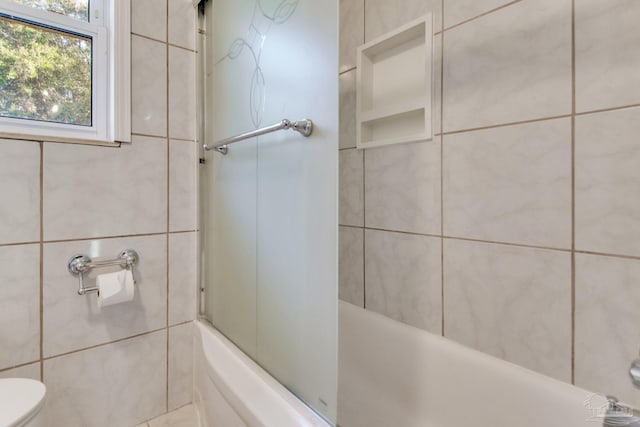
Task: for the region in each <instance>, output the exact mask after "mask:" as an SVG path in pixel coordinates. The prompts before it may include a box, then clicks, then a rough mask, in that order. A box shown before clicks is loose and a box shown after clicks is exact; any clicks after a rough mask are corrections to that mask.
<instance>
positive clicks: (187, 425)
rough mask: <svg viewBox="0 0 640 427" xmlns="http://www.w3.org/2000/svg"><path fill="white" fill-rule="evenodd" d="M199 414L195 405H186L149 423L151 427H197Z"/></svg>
mask: <svg viewBox="0 0 640 427" xmlns="http://www.w3.org/2000/svg"><path fill="white" fill-rule="evenodd" d="M197 426H198V412H197V411H196V407H195V406H194V405H186V406H184V407H182V408H180V409H177V410H175V411H173V412H169V413H168V414H165V415H162V416H160V417H158V418H155V419H153V420H150V421H149V427H197Z"/></svg>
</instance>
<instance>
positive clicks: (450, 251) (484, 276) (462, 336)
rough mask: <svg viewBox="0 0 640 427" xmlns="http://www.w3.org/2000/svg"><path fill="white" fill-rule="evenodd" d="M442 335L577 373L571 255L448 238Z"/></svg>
mask: <svg viewBox="0 0 640 427" xmlns="http://www.w3.org/2000/svg"><path fill="white" fill-rule="evenodd" d="M444 326H445V328H444V335H445V337H446V338H450V339H453V340H455V341H458V342H460V343H462V344H465V345H467V346H469V347H472V348H475V349H476V350H480V351H482V352H485V353H488V354H490V355H493V356H496V357H499V358H501V359H504V360H506V361H508V362H513V363H516V364H518V365H521V366H524V367H525V368H529V369H532V370H534V371H537V372H540V373H542V374H545V375H548V376H551V377H554V378H556V379H559V380H562V381H571V255H570V254H569V253H567V252H559V251H551V250H542V249H531V248H522V247H515V246H503V245H494V244H488V243H478V242H470V241H462V240H450V239H446V240H445V242H444Z"/></svg>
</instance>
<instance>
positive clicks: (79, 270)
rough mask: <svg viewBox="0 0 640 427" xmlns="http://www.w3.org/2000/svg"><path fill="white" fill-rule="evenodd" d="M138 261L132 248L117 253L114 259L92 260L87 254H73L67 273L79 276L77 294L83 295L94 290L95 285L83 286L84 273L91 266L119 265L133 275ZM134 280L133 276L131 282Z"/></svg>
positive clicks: (95, 288)
mask: <svg viewBox="0 0 640 427" xmlns="http://www.w3.org/2000/svg"><path fill="white" fill-rule="evenodd" d="M137 263H138V253H137V252H136V251H134V250H133V249H127V250H124V251H122V252H120V253H119V254H118V257H117V258H115V259H108V260H101V261H94V260H92V259H91V258H89V257H88V256H87V255H74V256H72V257H71V259H70V260H69V264H67V269H68V270H69V273H71V274H73V275H77V276H78V278H79V281H80V283H79V286H78V295H85V294H87V293H89V292H96V291H97V290H98V288H97V287H95V286H94V287H90V288H87V287H85V286H84V273H86V272H88V271H89V270H91V269H92V268H100V267H109V266H112V265H119V266H120V267H121V268H124V269H127V270H131V274H132V275H133V266H134V265H136V264H137ZM135 282H136V279H135V276H134V277H133V283H135Z"/></svg>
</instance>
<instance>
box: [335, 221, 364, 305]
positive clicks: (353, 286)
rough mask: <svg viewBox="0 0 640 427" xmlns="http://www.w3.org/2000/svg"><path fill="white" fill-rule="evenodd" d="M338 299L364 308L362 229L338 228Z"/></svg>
mask: <svg viewBox="0 0 640 427" xmlns="http://www.w3.org/2000/svg"><path fill="white" fill-rule="evenodd" d="M339 240H340V246H339V253H338V255H339V256H338V258H339V268H338V270H339V279H338V280H339V289H338V290H339V297H340V299H341V300H342V301H347V302H350V303H351V304H355V305H357V306H359V307H364V229H362V228H353V227H340V230H339Z"/></svg>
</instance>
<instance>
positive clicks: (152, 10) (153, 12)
mask: <svg viewBox="0 0 640 427" xmlns="http://www.w3.org/2000/svg"><path fill="white" fill-rule="evenodd" d="M131 32H132V33H135V34H140V35H141V36H146V37H150V38H152V39H156V40H160V41H166V40H167V0H133V1H132V2H131Z"/></svg>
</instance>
